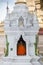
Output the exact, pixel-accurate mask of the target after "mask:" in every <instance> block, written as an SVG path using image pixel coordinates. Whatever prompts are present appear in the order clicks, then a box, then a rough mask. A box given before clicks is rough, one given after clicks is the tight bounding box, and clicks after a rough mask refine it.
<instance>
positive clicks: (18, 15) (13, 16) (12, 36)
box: [1, 0, 41, 65]
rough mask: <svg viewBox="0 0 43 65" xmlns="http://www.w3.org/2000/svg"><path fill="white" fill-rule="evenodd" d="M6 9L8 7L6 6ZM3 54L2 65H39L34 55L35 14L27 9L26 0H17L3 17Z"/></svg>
mask: <svg viewBox="0 0 43 65" xmlns="http://www.w3.org/2000/svg"><path fill="white" fill-rule="evenodd" d="M7 10H8V7H7ZM4 29H5V54H4V57H3V60H2V62H3V63H2V62H1V63H2V65H7V64H8V65H36V64H37V65H38V64H39V65H41V64H40V63H39V62H38V60H39V57H38V56H36V55H35V46H34V43H35V40H36V35H37V33H38V30H39V23H38V20H37V16H36V14H31V13H30V12H29V11H28V7H27V5H26V1H22V0H18V1H17V2H16V3H15V6H14V9H13V11H12V12H11V13H10V14H9V13H8V11H7V15H6V18H5V25H4Z"/></svg>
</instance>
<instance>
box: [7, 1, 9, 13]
mask: <svg viewBox="0 0 43 65" xmlns="http://www.w3.org/2000/svg"><path fill="white" fill-rule="evenodd" d="M6 9H7V14H8V13H9V7H8V1H7V7H6Z"/></svg>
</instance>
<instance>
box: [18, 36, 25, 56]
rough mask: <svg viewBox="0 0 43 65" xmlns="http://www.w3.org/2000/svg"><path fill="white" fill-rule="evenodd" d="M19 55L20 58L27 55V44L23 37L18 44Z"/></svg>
mask: <svg viewBox="0 0 43 65" xmlns="http://www.w3.org/2000/svg"><path fill="white" fill-rule="evenodd" d="M17 55H19V56H23V55H26V42H25V41H24V40H23V37H22V35H21V36H20V38H19V40H18V42H17Z"/></svg>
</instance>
